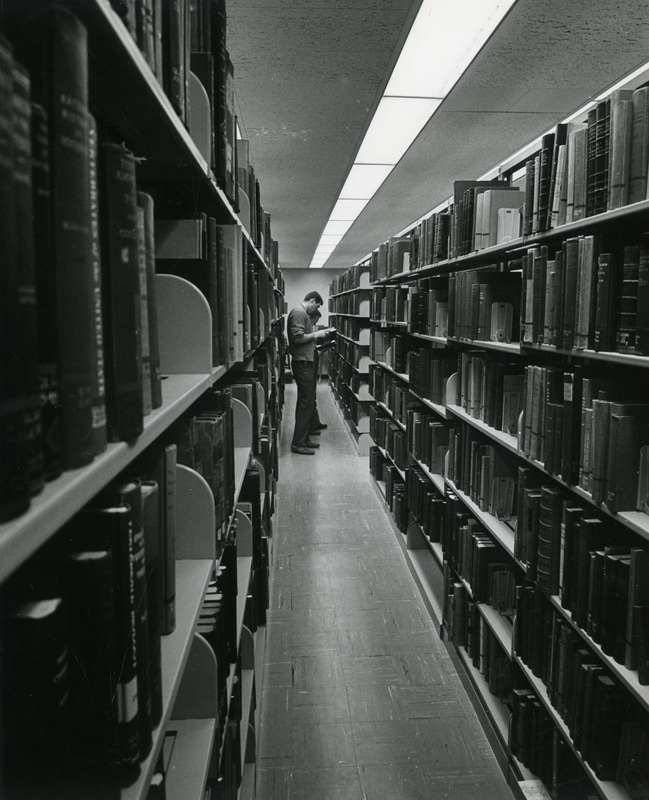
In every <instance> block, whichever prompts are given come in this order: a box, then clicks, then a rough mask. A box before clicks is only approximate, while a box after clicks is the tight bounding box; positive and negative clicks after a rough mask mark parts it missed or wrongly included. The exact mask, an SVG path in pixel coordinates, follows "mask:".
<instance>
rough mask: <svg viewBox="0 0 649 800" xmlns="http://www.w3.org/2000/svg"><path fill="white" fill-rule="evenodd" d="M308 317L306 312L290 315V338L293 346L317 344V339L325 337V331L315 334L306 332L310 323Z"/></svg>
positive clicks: (315, 332)
mask: <svg viewBox="0 0 649 800" xmlns="http://www.w3.org/2000/svg"><path fill="white" fill-rule="evenodd" d="M308 319H309V318H308V316H307V314H306V311H305V312H304V314H299V313H293V311H291V313H290V314H289V315H288V325H287V327H288V337H289V340H290V341H291V342H293V344H297V345H300V344H306V343H307V342H315V341H316V340H317V339H321V338H322V337H323V336H324V335H325V332H324V331H314V332H313V333H307V332H306V326H307V321H308Z"/></svg>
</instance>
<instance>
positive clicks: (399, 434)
mask: <svg viewBox="0 0 649 800" xmlns="http://www.w3.org/2000/svg"><path fill="white" fill-rule="evenodd" d="M369 418H370V424H369V428H370V430H369V433H370V436H371V437H372V439H373V441H374V442H375V444H376V445H378V446H379V447H381V448H383V450H385V451H386V452H387V454H388V455H389V456H390V458H391V459H392V461H393V462H394V464H395V465H396V466H397V467H398V468H399V469H400V470H401V471H402V472H405V471H406V469H407V468H408V460H409V454H408V438H407V436H406V432H405V430H404V429H403V428H402V427H400V426H399V425H397V423H396V422H394V420H393V419H392V418H391V417H388V416H387V415H386V414H385V412H384V411H382V410H381V409H380V408H378V407H377V406H375V405H370V407H369Z"/></svg>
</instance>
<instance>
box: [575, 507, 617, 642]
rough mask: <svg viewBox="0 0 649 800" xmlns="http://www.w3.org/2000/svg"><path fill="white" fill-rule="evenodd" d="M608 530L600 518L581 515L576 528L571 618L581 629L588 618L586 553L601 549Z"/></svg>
mask: <svg viewBox="0 0 649 800" xmlns="http://www.w3.org/2000/svg"><path fill="white" fill-rule="evenodd" d="M609 536H610V531H609V529H608V528H607V526H606V525H605V524H604V522H602V520H600V519H589V518H586V517H582V518H581V519H580V520H579V524H578V530H577V564H578V573H577V582H576V586H575V587H574V588H575V595H574V598H575V602H574V605H573V608H572V618H573V620H574V621H575V622H576V623H577V625H579V627H580V628H582V630H586V626H587V619H588V585H589V573H588V561H589V558H588V553H590V552H592V551H594V550H602V549H603V548H604V546H605V543H606V540H607V538H608V537H609Z"/></svg>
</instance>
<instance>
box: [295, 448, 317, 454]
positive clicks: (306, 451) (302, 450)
mask: <svg viewBox="0 0 649 800" xmlns="http://www.w3.org/2000/svg"><path fill="white" fill-rule="evenodd" d="M291 453H297V454H298V455H300V456H314V455H315V450H309V448H308V447H291Z"/></svg>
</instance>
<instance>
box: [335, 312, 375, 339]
mask: <svg viewBox="0 0 649 800" xmlns="http://www.w3.org/2000/svg"><path fill="white" fill-rule="evenodd" d="M336 330H337V331H338V333H340V334H341V335H342V336H345V337H346V338H347V339H353V340H354V341H356V342H358V343H359V344H360V338H361V336H365V335H367V334H368V333H369V328H368V324H367V321H366V320H362V319H354V318H353V317H338V318H337V319H336Z"/></svg>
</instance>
